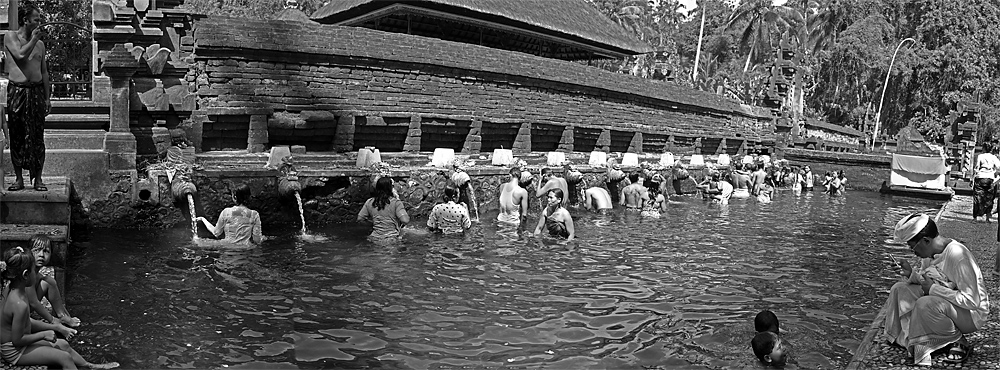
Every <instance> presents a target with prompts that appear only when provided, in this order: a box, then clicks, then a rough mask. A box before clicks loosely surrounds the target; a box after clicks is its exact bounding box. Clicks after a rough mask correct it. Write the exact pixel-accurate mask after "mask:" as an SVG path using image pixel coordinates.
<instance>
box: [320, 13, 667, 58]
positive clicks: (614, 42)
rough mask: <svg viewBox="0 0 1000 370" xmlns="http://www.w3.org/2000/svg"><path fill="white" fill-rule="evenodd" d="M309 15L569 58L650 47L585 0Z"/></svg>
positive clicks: (627, 52)
mask: <svg viewBox="0 0 1000 370" xmlns="http://www.w3.org/2000/svg"><path fill="white" fill-rule="evenodd" d="M311 18H312V19H313V20H315V21H317V22H319V23H323V24H336V25H343V26H361V27H366V28H372V29H378V30H383V31H389V32H400V33H409V34H415V35H421V36H428V37H437V38H441V39H447V40H451V41H459V42H465V43H472V44H478V45H484V46H489V47H494V48H500V49H506V50H514V51H521V52H526V53H530V54H535V55H540V56H545V57H551V58H557V59H567V60H583V59H589V58H609V57H610V58H620V57H623V56H626V55H635V54H644V53H648V52H651V51H653V50H652V48H650V47H649V45H647V44H646V43H644V42H642V41H640V40H638V39H637V38H636V37H635V36H633V35H632V34H630V33H629V32H628V31H627V30H626V29H624V28H623V27H621V26H620V25H618V24H616V23H615V22H613V21H612V20H611V19H609V18H608V17H606V16H604V15H603V14H601V13H600V11H598V10H597V9H596V8H594V7H593V6H591V5H590V4H588V3H587V2H586V1H585V0H533V1H531V0H416V1H414V0H334V1H331V2H330V3H329V4H327V5H326V6H324V7H323V8H321V9H319V10H317V11H316V12H315V13H313V15H312V17H311Z"/></svg>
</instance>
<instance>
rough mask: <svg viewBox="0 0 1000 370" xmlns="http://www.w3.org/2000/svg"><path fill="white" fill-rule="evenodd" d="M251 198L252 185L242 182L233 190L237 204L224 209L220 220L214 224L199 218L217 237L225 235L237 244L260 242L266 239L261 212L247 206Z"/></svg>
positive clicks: (227, 239) (229, 240) (226, 239)
mask: <svg viewBox="0 0 1000 370" xmlns="http://www.w3.org/2000/svg"><path fill="white" fill-rule="evenodd" d="M249 200H250V186H248V185H247V184H240V185H239V186H237V187H236V189H235V190H233V201H234V202H236V205H235V206H232V207H229V208H226V209H224V210H222V214H220V215H219V221H218V223H216V224H215V225H212V223H211V222H209V221H208V220H207V219H205V218H204V217H198V218H197V220H199V221H201V222H202V223H204V224H205V227H206V228H208V231H210V232H212V234H214V235H215V237H216V238H218V237H221V236H222V235H225V236H226V237H225V239H224V240H225V241H226V242H228V243H232V244H237V245H249V244H250V243H251V242H253V243H254V244H260V242H262V241H264V235H263V234H262V232H261V228H260V214H259V213H257V211H254V210H252V209H250V208H247V206H246V204H247V201H249Z"/></svg>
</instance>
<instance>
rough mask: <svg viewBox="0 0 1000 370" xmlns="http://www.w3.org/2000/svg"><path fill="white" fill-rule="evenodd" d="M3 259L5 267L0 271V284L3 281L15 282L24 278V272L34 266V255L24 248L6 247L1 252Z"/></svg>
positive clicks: (0, 284)
mask: <svg viewBox="0 0 1000 370" xmlns="http://www.w3.org/2000/svg"><path fill="white" fill-rule="evenodd" d="M3 261H4V262H5V263H6V264H7V268H6V269H5V270H4V271H2V272H0V286H2V285H4V284H3V282H4V281H10V282H16V281H20V280H21V279H24V272H25V271H27V270H28V269H30V268H32V267H34V266H35V256H34V255H33V254H31V253H29V252H25V251H24V248H21V247H13V248H8V249H7V250H6V251H4V253H3Z"/></svg>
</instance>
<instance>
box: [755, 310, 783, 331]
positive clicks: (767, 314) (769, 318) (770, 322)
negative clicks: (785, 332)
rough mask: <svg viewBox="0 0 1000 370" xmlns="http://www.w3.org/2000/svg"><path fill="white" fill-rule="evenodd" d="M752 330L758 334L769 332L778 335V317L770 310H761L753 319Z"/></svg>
mask: <svg viewBox="0 0 1000 370" xmlns="http://www.w3.org/2000/svg"><path fill="white" fill-rule="evenodd" d="M753 328H754V330H756V331H757V332H758V333H759V332H762V331H769V332H772V333H774V334H778V316H777V315H775V314H774V312H771V310H763V311H760V313H758V314H757V316H756V317H754V318H753Z"/></svg>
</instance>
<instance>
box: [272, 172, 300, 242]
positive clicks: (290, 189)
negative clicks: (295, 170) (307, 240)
mask: <svg viewBox="0 0 1000 370" xmlns="http://www.w3.org/2000/svg"><path fill="white" fill-rule="evenodd" d="M301 191H302V184H301V183H299V177H298V176H296V175H294V174H289V175H286V176H285V177H282V178H281V179H279V180H278V195H279V196H282V197H292V196H293V195H294V196H295V202H296V203H298V205H299V219H300V220H302V234H303V235H305V234H306V215H305V212H304V211H303V209H302V194H301V193H300V192H301Z"/></svg>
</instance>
